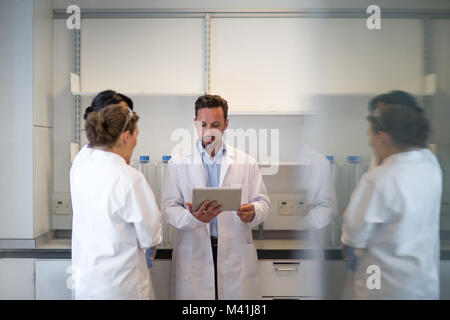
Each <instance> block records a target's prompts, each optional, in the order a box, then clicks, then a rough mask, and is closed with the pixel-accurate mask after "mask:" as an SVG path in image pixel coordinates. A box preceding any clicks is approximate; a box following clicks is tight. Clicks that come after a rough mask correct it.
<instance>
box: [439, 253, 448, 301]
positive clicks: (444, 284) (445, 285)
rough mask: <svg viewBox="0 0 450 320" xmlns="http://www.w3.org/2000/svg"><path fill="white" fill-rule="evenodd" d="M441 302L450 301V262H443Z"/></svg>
mask: <svg viewBox="0 0 450 320" xmlns="http://www.w3.org/2000/svg"><path fill="white" fill-rule="evenodd" d="M440 271H441V272H440V281H441V283H440V286H441V300H450V261H441V270H440Z"/></svg>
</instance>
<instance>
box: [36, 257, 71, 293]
mask: <svg viewBox="0 0 450 320" xmlns="http://www.w3.org/2000/svg"><path fill="white" fill-rule="evenodd" d="M71 265H72V261H71V260H49V259H45V260H36V284H35V287H36V300H71V299H72V290H71V289H70V288H69V287H70V279H71Z"/></svg>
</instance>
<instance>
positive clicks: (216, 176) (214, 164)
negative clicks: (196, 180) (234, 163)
mask: <svg viewBox="0 0 450 320" xmlns="http://www.w3.org/2000/svg"><path fill="white" fill-rule="evenodd" d="M197 148H198V151H199V152H200V154H201V155H202V162H203V167H204V168H205V172H206V186H207V187H219V186H220V169H221V166H222V158H223V156H224V154H225V152H226V148H225V145H224V143H223V142H222V145H221V147H220V149H219V151H218V152H217V154H216V155H215V156H214V158H211V157H210V155H209V154H208V152H206V150H205V148H203V145H202V143H201V141H200V140H197ZM209 230H210V233H211V237H214V238H217V237H218V227H217V217H216V218H214V219H213V220H211V222H210V223H209Z"/></svg>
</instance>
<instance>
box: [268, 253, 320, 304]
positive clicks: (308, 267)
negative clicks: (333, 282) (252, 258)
mask: <svg viewBox="0 0 450 320" xmlns="http://www.w3.org/2000/svg"><path fill="white" fill-rule="evenodd" d="M259 269H260V279H261V291H262V296H263V298H269V299H308V298H320V294H321V290H320V289H321V288H320V286H321V284H320V278H319V276H320V263H319V262H318V261H313V260H259Z"/></svg>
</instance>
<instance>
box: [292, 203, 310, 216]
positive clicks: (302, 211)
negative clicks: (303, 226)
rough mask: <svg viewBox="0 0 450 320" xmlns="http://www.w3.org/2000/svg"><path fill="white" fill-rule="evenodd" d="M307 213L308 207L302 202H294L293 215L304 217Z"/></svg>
mask: <svg viewBox="0 0 450 320" xmlns="http://www.w3.org/2000/svg"><path fill="white" fill-rule="evenodd" d="M307 213H308V205H307V203H306V201H304V200H295V210H294V214H295V215H298V216H304V215H306V214H307Z"/></svg>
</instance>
